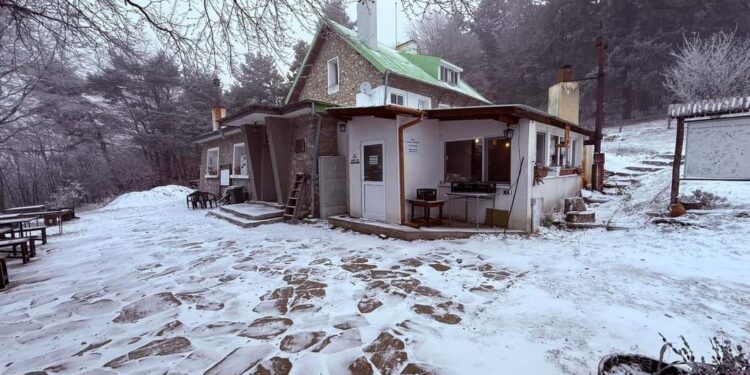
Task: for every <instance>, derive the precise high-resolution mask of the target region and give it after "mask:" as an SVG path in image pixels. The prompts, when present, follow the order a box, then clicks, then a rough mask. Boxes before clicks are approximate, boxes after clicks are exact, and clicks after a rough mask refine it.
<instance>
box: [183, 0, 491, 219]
mask: <svg viewBox="0 0 750 375" xmlns="http://www.w3.org/2000/svg"><path fill="white" fill-rule="evenodd" d="M368 4H369V6H368ZM376 8H377V7H376V6H375V7H373V4H372V3H369V2H363V3H362V4H360V5H359V8H358V17H357V31H356V32H355V31H353V30H350V29H348V28H346V27H344V26H342V25H339V24H336V23H335V22H331V21H326V20H323V21H321V24H320V27H319V29H318V31H317V32H316V35H315V37H314V40H313V42H312V44H311V47H310V49H309V50H308V52H307V54H306V56H305V59H304V63H303V64H302V67H301V69H300V70H299V72H298V73H297V75H296V77H295V79H294V81H293V82H292V84H291V87H290V90H289V93H288V95H287V97H286V100H285V104H284V105H282V106H265V105H253V106H250V107H248V108H243V109H241V110H238V111H235V112H234V113H232V114H230V115H228V116H226V115H225V113H224V109H223V108H221V106H220V105H217V106H215V107H214V110H213V114H212V116H213V121H212V123H213V126H212V131H211V132H209V133H206V134H203V135H201V136H199V137H197V138H196V139H195V140H194V143H195V144H197V145H198V146H199V147H200V149H201V165H200V181H199V189H200V190H202V191H208V192H212V193H215V194H217V195H221V194H222V193H223V192H224V190H225V189H226V188H227V187H228V186H243V187H244V188H245V189H246V191H247V194H248V197H249V200H250V201H257V202H267V203H273V204H276V205H278V206H279V207H283V206H284V205H285V204H286V203H287V200H288V198H289V196H290V192H291V190H292V185H293V183H294V177H295V176H296V175H297V174H304V175H306V176H308V177H309V178H308V179H307V180H306V183H305V188H304V189H303V190H304V191H305V192H306V193H304V196H303V198H302V199H300V203H299V204H300V206H301V208H302V212H303V215H309V216H313V217H328V216H330V215H335V214H342V213H346V212H348V203H349V200H348V199H347V196H348V186H349V184H348V183H347V182H346V181H347V178H348V168H347V156H348V155H349V154H350V153H349V149H348V147H349V142H347V138H348V129H347V127H346V125H345V124H344V123H342V122H341V121H339V119H337V118H335V117H333V116H331V115H329V114H328V112H327V111H326V109H327V108H330V107H356V106H358V107H371V106H382V105H383V104H389V105H396V106H400V107H405V108H413V109H430V108H450V107H457V106H477V105H485V104H489V103H490V102H489V101H488V100H487V99H486V98H484V97H483V96H482V95H481V94H479V93H478V92H477V91H476V90H474V89H473V88H472V87H471V86H469V85H468V84H466V83H465V82H464V81H463V80H462V79H461V72H462V69H461V68H460V67H458V66H455V65H454V64H452V63H450V62H447V61H444V60H442V59H441V58H439V57H435V56H426V55H419V54H417V53H416V51H415V49H414V45H413V42H409V43H405V44H402V45H399V46H395V47H391V46H387V45H385V44H382V43H379V42H378V40H377V35H378V33H377V26H376V25H377V9H376Z"/></svg>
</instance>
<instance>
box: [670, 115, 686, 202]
mask: <svg viewBox="0 0 750 375" xmlns="http://www.w3.org/2000/svg"><path fill="white" fill-rule="evenodd" d="M684 142H685V118H683V117H680V118H678V119H677V137H676V140H675V144H674V161H673V162H672V191H671V193H670V195H669V203H670V204H674V203H677V202H678V199H679V196H680V167H681V166H682V144H683V143H684Z"/></svg>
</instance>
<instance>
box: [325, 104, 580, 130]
mask: <svg viewBox="0 0 750 375" xmlns="http://www.w3.org/2000/svg"><path fill="white" fill-rule="evenodd" d="M328 114H329V115H331V116H333V117H337V118H340V119H342V120H350V119H352V118H354V117H367V116H374V117H380V118H396V116H399V115H401V116H414V117H418V116H424V117H425V118H427V119H436V120H441V121H459V120H481V119H489V120H496V121H502V122H505V123H508V124H517V123H518V120H519V119H522V118H523V119H528V120H532V121H536V122H540V123H543V124H547V125H552V126H555V127H558V128H562V129H565V128H566V127H570V130H571V131H573V132H576V133H579V134H583V135H585V136H588V137H593V135H594V133H593V132H592V131H591V130H588V129H585V128H582V127H580V126H578V125H576V124H574V123H572V122H569V121H565V120H563V119H561V118H559V117H556V116H552V115H550V114H548V113H545V112H543V111H540V110H538V109H535V108H532V107H529V106H525V105H520V104H508V105H487V106H475V107H456V108H443V109H426V110H418V109H412V108H406V107H401V106H397V105H386V106H376V107H343V108H329V109H328Z"/></svg>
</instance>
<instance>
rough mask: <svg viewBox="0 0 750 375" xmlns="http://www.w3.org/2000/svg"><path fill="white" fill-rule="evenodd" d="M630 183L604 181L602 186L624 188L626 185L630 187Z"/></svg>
mask: <svg viewBox="0 0 750 375" xmlns="http://www.w3.org/2000/svg"><path fill="white" fill-rule="evenodd" d="M630 185H632V184H618V183H613V182H605V183H604V188H605V189H625V188H627V187H630Z"/></svg>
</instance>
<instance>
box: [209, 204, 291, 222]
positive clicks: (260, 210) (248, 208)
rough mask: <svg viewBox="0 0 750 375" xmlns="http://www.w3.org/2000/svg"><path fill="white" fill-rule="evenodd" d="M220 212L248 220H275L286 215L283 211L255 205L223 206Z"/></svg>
mask: <svg viewBox="0 0 750 375" xmlns="http://www.w3.org/2000/svg"><path fill="white" fill-rule="evenodd" d="M219 210H221V211H223V212H225V213H228V214H231V215H234V216H238V217H241V218H243V219H248V220H265V219H273V218H275V217H281V215H282V214H283V213H284V210H283V209H278V208H275V207H270V206H266V205H261V204H253V203H240V204H232V205H226V206H221V207H220V208H219Z"/></svg>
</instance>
